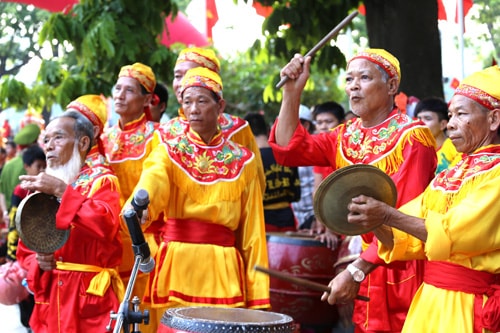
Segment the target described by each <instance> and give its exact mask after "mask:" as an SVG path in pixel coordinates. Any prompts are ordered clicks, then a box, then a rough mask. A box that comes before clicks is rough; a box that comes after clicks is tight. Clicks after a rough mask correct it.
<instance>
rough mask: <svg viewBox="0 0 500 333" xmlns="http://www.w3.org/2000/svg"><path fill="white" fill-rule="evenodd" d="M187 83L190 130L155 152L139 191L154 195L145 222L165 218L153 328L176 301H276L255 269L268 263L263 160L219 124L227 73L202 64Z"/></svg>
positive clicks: (151, 289)
mask: <svg viewBox="0 0 500 333" xmlns="http://www.w3.org/2000/svg"><path fill="white" fill-rule="evenodd" d="M182 83H183V84H182V90H181V92H182V107H183V109H184V110H185V111H186V115H187V120H188V121H189V128H188V130H187V131H186V132H184V133H183V134H180V135H178V136H175V137H172V138H170V139H169V140H167V141H163V142H162V143H161V144H160V145H158V146H157V147H156V148H155V149H154V150H153V152H152V153H151V154H150V156H149V157H148V159H147V160H146V161H145V162H144V169H143V173H142V175H141V178H140V180H139V182H138V184H137V186H136V190H135V191H138V190H139V189H144V190H146V191H147V192H148V193H149V197H150V199H151V203H150V204H149V207H148V214H147V217H148V220H147V221H143V222H145V224H144V225H143V228H147V227H148V225H149V223H150V222H149V221H151V220H152V221H154V220H156V219H157V218H158V216H161V215H162V214H163V216H165V218H164V225H163V227H162V228H161V239H162V242H161V244H160V246H159V249H158V252H157V253H156V257H155V262H156V266H155V269H154V270H153V271H152V272H151V275H150V278H149V281H148V286H147V291H146V295H145V302H147V303H149V305H150V307H151V321H150V326H152V325H157V324H158V323H159V320H160V318H161V317H162V315H163V313H164V312H165V310H166V309H167V308H172V307H182V306H216V307H229V308H235V307H245V308H253V309H265V308H269V306H270V301H269V278H268V276H267V275H265V274H262V273H258V272H256V271H255V270H254V266H255V265H261V266H264V267H267V261H268V257H267V246H266V236H265V227H264V216H263V207H262V190H261V187H260V184H259V180H258V177H257V169H258V166H259V165H260V161H259V162H258V161H257V160H256V158H255V155H254V154H253V153H252V152H251V151H250V150H249V149H247V148H245V147H243V146H242V145H240V144H237V143H235V142H233V141H231V140H228V139H227V138H226V137H225V136H224V135H223V133H222V131H221V129H220V127H219V126H218V124H219V122H218V119H219V116H220V114H221V113H222V112H223V111H224V107H225V101H224V99H223V97H222V82H221V79H220V77H219V75H218V74H217V73H215V72H212V71H210V70H209V69H207V68H202V67H197V68H194V69H191V70H189V71H188V72H187V73H186V75H185V76H184V78H183V80H182ZM131 200H132V198H129V201H131ZM127 206H128V207H127ZM130 207H131V205H126V206H125V209H127V208H130ZM145 215H146V214H145Z"/></svg>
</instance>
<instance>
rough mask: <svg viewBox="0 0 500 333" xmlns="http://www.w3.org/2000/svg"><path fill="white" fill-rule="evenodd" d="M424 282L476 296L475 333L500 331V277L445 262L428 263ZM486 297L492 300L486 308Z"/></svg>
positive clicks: (499, 275)
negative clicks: (484, 300) (484, 301)
mask: <svg viewBox="0 0 500 333" xmlns="http://www.w3.org/2000/svg"><path fill="white" fill-rule="evenodd" d="M424 282H425V283H427V284H430V285H433V286H435V287H437V288H441V289H446V290H454V291H460V292H464V293H468V294H474V295H475V298H474V333H481V332H482V327H484V328H486V329H488V330H491V331H493V332H498V331H499V330H500V274H491V273H487V272H482V271H476V270H473V269H470V268H467V267H463V266H460V265H455V264H452V263H448V262H443V261H426V266H425V273H424ZM483 295H487V296H488V297H489V298H488V300H487V301H486V303H485V304H484V307H483Z"/></svg>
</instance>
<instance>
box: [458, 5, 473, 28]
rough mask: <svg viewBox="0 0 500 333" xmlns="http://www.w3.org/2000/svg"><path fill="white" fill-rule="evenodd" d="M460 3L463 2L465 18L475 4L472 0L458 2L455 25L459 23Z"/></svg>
mask: <svg viewBox="0 0 500 333" xmlns="http://www.w3.org/2000/svg"><path fill="white" fill-rule="evenodd" d="M458 1H463V7H464V17H466V16H467V13H468V12H469V10H470V9H471V8H472V5H473V4H474V1H472V0H457V7H456V10H455V23H458Z"/></svg>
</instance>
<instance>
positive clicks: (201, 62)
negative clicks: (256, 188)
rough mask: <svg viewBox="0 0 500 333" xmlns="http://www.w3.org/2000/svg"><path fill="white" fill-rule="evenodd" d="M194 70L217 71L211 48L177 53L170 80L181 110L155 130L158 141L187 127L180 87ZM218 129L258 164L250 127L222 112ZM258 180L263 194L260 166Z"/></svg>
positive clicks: (262, 173) (192, 48)
mask: <svg viewBox="0 0 500 333" xmlns="http://www.w3.org/2000/svg"><path fill="white" fill-rule="evenodd" d="M196 67H204V68H208V69H210V70H211V71H214V72H216V73H218V74H219V72H220V62H219V59H217V56H216V55H215V52H214V51H212V50H211V49H204V48H199V47H190V48H186V49H183V50H182V51H181V52H180V53H179V56H178V57H177V60H176V62H175V67H174V80H173V82H172V89H173V91H174V93H175V96H176V97H177V101H178V102H179V104H181V107H180V108H179V111H178V113H179V116H178V117H176V118H172V119H171V120H169V121H168V122H166V123H165V124H162V125H161V126H160V127H159V129H158V130H159V133H161V138H162V139H163V140H168V139H170V138H172V137H175V136H177V135H180V134H181V133H184V132H185V131H186V130H187V128H188V126H189V122H188V120H187V118H186V114H185V113H184V109H183V108H182V99H181V97H180V88H181V81H182V78H183V77H184V75H185V74H186V72H187V71H188V70H189V69H192V68H196ZM219 126H220V128H221V131H222V135H224V136H225V137H226V138H227V139H231V140H232V141H234V142H237V143H239V144H241V145H243V146H245V147H247V148H248V149H250V150H251V151H252V152H253V153H254V154H255V158H256V159H257V160H259V161H262V160H261V156H260V150H259V147H258V145H257V142H256V141H255V137H254V135H253V133H252V130H251V128H250V126H249V125H248V122H246V121H245V120H244V119H242V118H240V117H236V116H234V115H231V114H228V113H225V112H223V113H221V114H220V116H219ZM261 164H262V163H261ZM258 177H259V180H260V184H261V187H262V192H264V189H265V186H266V176H265V174H264V167H259V170H258Z"/></svg>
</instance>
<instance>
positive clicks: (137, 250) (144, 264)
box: [123, 190, 155, 273]
mask: <svg viewBox="0 0 500 333" xmlns="http://www.w3.org/2000/svg"><path fill="white" fill-rule="evenodd" d="M140 191H144V192H145V193H146V199H147V201H148V203H149V196H148V192H146V191H145V190H139V191H138V192H140ZM136 195H137V194H136ZM134 201H135V196H134ZM146 206H147V204H146ZM142 210H143V209H141V212H142ZM123 217H124V219H125V222H126V223H127V228H128V231H129V233H130V238H132V250H133V251H134V255H135V256H138V255H139V256H141V258H142V260H141V262H140V264H139V270H140V271H141V272H143V273H149V272H151V271H152V270H153V268H154V267H155V261H154V259H153V258H151V251H150V249H149V245H148V243H147V242H146V240H145V239H144V233H143V232H142V229H141V225H140V223H139V218H138V216H137V212H136V211H135V210H134V209H127V210H126V211H125V212H124V213H123Z"/></svg>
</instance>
